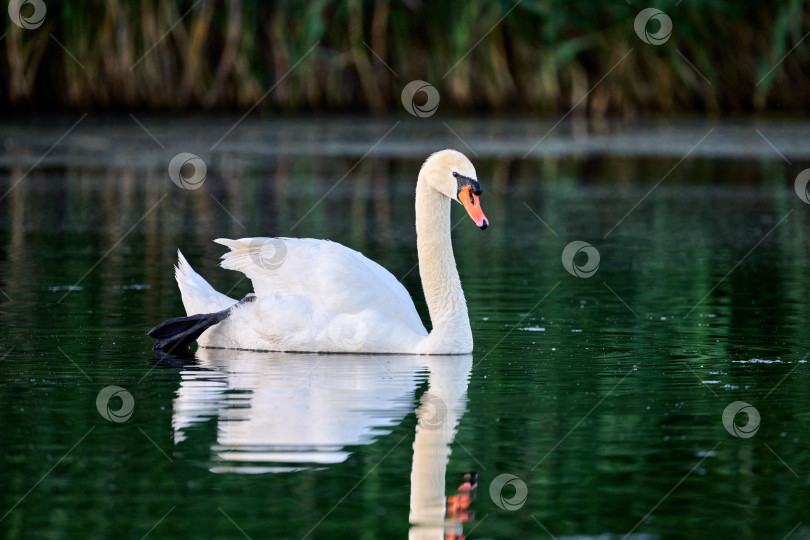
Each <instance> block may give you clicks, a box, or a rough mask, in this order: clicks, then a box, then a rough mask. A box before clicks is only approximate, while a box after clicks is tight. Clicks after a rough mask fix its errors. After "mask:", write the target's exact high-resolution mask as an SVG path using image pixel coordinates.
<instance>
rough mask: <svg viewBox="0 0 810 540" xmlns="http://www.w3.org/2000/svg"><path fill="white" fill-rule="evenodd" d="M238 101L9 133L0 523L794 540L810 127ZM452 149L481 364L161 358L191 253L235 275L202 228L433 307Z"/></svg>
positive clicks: (6, 128) (798, 528) (198, 262)
mask: <svg viewBox="0 0 810 540" xmlns="http://www.w3.org/2000/svg"><path fill="white" fill-rule="evenodd" d="M237 120H238V118H236V117H234V118H209V119H182V118H181V119H175V120H167V119H157V118H150V117H148V116H143V117H140V116H139V117H137V118H135V117H133V118H130V117H122V118H93V117H86V118H85V117H81V116H80V115H76V116H75V117H59V118H41V119H39V120H37V121H35V122H33V123H31V122H28V121H26V122H22V121H21V122H13V121H6V122H4V123H3V124H2V125H0V147H1V148H2V154H0V195H2V194H4V195H2V200H0V233H2V236H1V237H0V317H2V327H0V340H1V341H0V356H1V357H2V361H0V436H1V437H2V452H0V486H2V490H0V537H3V538H134V539H140V538H145V537H148V538H151V539H158V538H245V537H246V538H284V539H287V538H290V539H300V538H368V539H373V538H405V537H410V538H425V539H427V538H434V539H440V538H445V535H453V534H455V535H461V534H463V535H466V536H467V537H468V538H505V539H508V538H523V537H526V538H552V537H556V538H596V537H599V538H612V537H616V538H621V537H624V536H625V535H628V534H630V535H631V537H632V538H707V537H711V538H775V539H781V538H810V519H809V518H808V515H810V514H808V500H810V429H808V422H810V392H808V388H810V367H808V364H807V355H808V353H810V346H808V344H809V343H810V330H808V324H807V314H808V313H810V281H809V280H808V278H807V272H808V266H810V235H809V234H808V231H809V230H810V229H809V226H810V205H808V204H805V202H803V201H802V200H801V199H800V197H799V196H797V194H796V192H795V191H794V180H795V179H796V177H797V175H798V174H799V173H800V172H801V171H802V170H803V169H805V168H807V167H808V166H810V146H808V145H807V141H808V139H809V138H810V124H804V123H796V122H782V121H738V122H733V123H720V124H716V123H709V122H702V121H700V122H698V121H684V122H679V123H672V122H637V123H632V124H629V123H611V122H607V123H601V124H600V123H588V122H582V121H573V122H569V121H566V122H563V123H561V124H560V125H559V126H555V122H556V120H554V121H547V120H538V121H529V120H512V121H492V122H472V121H468V120H447V121H445V122H443V121H440V120H435V119H419V120H401V121H400V120H397V119H376V120H373V121H368V120H361V119H356V118H332V119H318V118H306V119H285V120H272V119H264V120H262V119H258V118H252V117H251V118H249V119H247V120H245V121H244V122H242V123H238V124H237ZM77 122H78V123H77ZM74 124H75V125H74ZM235 124H236V126H235V127H234V125H235ZM223 137H224V138H223ZM462 141H463V142H462ZM538 141H540V142H539V144H537V143H538ZM445 147H455V148H457V149H459V150H461V151H464V152H465V153H467V155H468V156H469V157H470V158H471V159H472V161H473V162H474V164H475V165H476V168H477V172H478V177H479V180H480V181H481V183H482V184H483V186H484V194H483V196H482V198H481V202H482V205H483V208H484V210H485V212H486V214H487V216H488V218H489V219H490V222H491V226H490V228H489V229H487V230H486V231H483V232H482V231H480V230H478V229H477V228H476V227H475V226H474V225H473V223H471V222H470V220H469V219H468V218H467V217H466V215H465V214H464V211H463V209H462V208H460V207H458V208H454V210H453V217H452V220H453V223H454V224H456V225H457V226H456V228H455V229H454V232H453V240H454V248H455V253H456V258H457V262H458V266H459V272H460V274H461V279H462V282H463V285H464V290H465V294H466V297H467V301H468V305H469V308H470V318H471V323H472V328H473V334H474V337H475V352H474V353H473V355H472V357H449V358H443V357H435V358H418V357H407V356H402V357H399V356H373V355H372V356H338V355H309V354H282V353H253V352H235V351H222V350H199V351H197V354H196V358H195V359H194V360H193V361H188V362H185V363H183V362H179V361H174V362H170V361H163V362H157V361H156V359H155V357H154V355H153V353H152V351H151V346H152V341H151V340H150V339H149V338H148V337H147V336H146V335H145V334H146V332H147V331H148V330H149V329H150V328H151V327H152V326H154V325H155V324H156V323H158V322H160V321H162V320H164V319H167V318H169V317H173V316H178V315H181V314H184V312H183V308H182V303H181V300H180V294H179V292H178V291H177V289H176V284H175V282H174V276H173V269H172V265H173V264H174V263H175V261H176V251H177V249H178V248H181V249H182V251H183V253H184V254H185V256H186V257H187V258H188V260H189V262H190V263H191V264H192V266H193V267H194V268H195V269H196V270H197V271H198V272H200V273H201V274H202V275H203V276H204V277H205V278H207V279H208V280H209V281H210V282H211V283H212V284H213V285H214V286H215V287H217V288H218V289H219V290H222V291H223V292H225V291H230V295H231V296H235V297H241V296H242V295H244V294H246V293H247V292H249V291H250V290H251V289H250V285H249V282H248V281H247V280H244V281H242V280H240V276H241V275H240V274H235V273H233V272H229V271H227V270H223V269H220V268H218V267H217V264H218V260H219V259H218V258H219V256H220V255H221V254H222V253H223V250H224V248H223V247H222V246H219V245H216V244H214V243H213V242H212V239H214V238H218V237H231V238H239V237H247V236H302V237H315V238H329V239H331V240H335V241H337V242H341V243H343V244H345V245H347V246H350V247H352V248H354V249H357V250H359V251H361V252H363V253H364V254H366V255H367V256H368V257H370V258H372V259H374V260H376V261H378V262H379V263H380V264H382V265H383V266H384V267H386V268H388V269H389V270H390V271H391V272H392V273H393V274H394V275H395V276H397V277H398V278H402V281H403V283H404V284H405V286H406V287H407V289H408V290H409V291H410V292H411V294H412V295H413V296H414V299H415V302H416V305H417V308H418V309H419V311H420V313H421V314H422V315H423V317H426V316H427V310H426V308H425V305H424V300H423V298H422V292H421V288H420V281H419V276H418V271H416V270H415V269H414V265H415V264H416V262H417V259H416V241H415V232H414V224H413V223H414V210H413V193H414V186H415V181H416V174H417V172H418V169H419V166H420V164H421V162H422V161H423V160H424V159H425V157H426V156H427V154H428V153H429V152H431V151H434V150H438V149H441V148H445ZM179 152H190V153H193V154H195V155H197V156H199V157H200V158H202V159H203V160H204V161H205V163H206V165H207V177H206V179H205V181H204V183H203V185H202V186H201V187H200V188H199V189H194V190H186V189H181V188H179V187H177V186H176V185H175V184H174V183H172V181H171V180H170V178H169V175H168V173H167V167H168V164H169V162H170V160H171V159H172V157H173V156H175V155H176V154H178V153H179ZM527 153H528V155H527ZM476 154H478V156H476ZM455 206H459V205H455ZM576 241H579V242H586V243H587V244H589V245H590V246H592V247H590V248H588V247H587V246H585V245H584V244H576V245H574V247H573V248H569V249H568V250H567V251H566V247H567V246H569V245H570V244H571V243H572V242H576ZM578 249H579V251H578V252H577V250H578ZM566 256H567V257H568V258H567V261H564V259H565V258H566ZM596 257H598V267H597V266H596V262H597V260H596ZM564 263H565V264H564ZM566 265H567V266H568V269H570V270H571V272H569V271H567V269H566ZM313 270H317V269H313ZM575 274H579V276H577V275H575ZM583 276H588V277H583ZM111 386H115V387H119V388H111V389H109V388H108V387H111ZM105 389H106V390H105ZM735 402H741V403H738V404H735ZM724 420H725V423H724ZM470 473H475V474H476V475H477V488H475V489H473V490H472V491H465V490H464V489H461V491H460V490H459V488H461V487H462V485H463V484H465V482H467V479H465V475H466V474H470ZM466 487H469V486H466ZM448 505H449V511H448V510H447V508H448ZM447 537H448V538H450V537H453V536H447ZM456 537H458V536H456Z"/></svg>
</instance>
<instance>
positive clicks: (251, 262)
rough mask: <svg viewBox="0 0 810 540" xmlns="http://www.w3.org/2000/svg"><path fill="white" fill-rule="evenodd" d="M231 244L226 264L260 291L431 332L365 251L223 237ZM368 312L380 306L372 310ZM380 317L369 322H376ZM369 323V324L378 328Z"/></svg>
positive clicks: (404, 294)
mask: <svg viewBox="0 0 810 540" xmlns="http://www.w3.org/2000/svg"><path fill="white" fill-rule="evenodd" d="M215 241H216V242H217V243H219V244H222V245H224V246H227V247H228V248H230V250H231V251H230V252H228V253H225V254H224V255H223V256H222V259H223V260H222V263H221V266H222V267H223V268H227V269H229V270H237V271H239V272H242V273H244V274H245V275H246V276H247V277H248V278H250V280H251V281H252V282H253V289H254V291H255V292H256V295H257V296H258V297H259V298H261V297H262V296H267V295H295V296H300V297H303V298H306V299H307V300H308V301H309V304H310V305H311V306H312V311H313V313H314V312H316V311H317V312H318V313H334V314H340V315H343V316H346V315H349V316H352V315H358V316H362V315H361V314H363V313H364V312H365V313H366V314H367V315H366V316H371V317H372V318H374V317H379V318H380V322H382V320H383V319H384V320H385V321H384V322H386V323H387V324H385V325H380V328H382V327H387V326H389V325H390V324H391V323H395V324H397V325H398V326H400V327H402V329H403V330H408V331H410V332H413V333H415V334H417V335H422V336H424V335H427V331H426V330H425V327H424V325H423V324H422V321H421V319H420V318H419V314H418V313H417V311H416V308H415V307H414V304H413V301H412V300H411V297H410V295H409V294H408V291H407V290H406V289H405V287H404V286H403V285H402V284H401V283H400V282H399V281H397V279H396V278H395V277H394V276H393V275H392V274H391V273H390V272H388V271H387V270H386V269H385V268H383V267H382V266H380V265H379V264H377V263H376V262H374V261H372V260H370V259H368V258H366V257H365V256H363V255H362V254H361V253H359V252H357V251H355V250H353V249H350V248H347V247H346V246H343V245H341V244H337V243H335V242H330V241H328V240H315V239H312V238H241V239H238V240H230V239H225V238H220V239H217V240H215ZM369 312H372V313H373V312H376V313H373V314H369ZM377 322H378V321H376V320H370V321H369V323H371V324H374V325H375V326H376V323H377ZM375 326H370V329H373V328H375Z"/></svg>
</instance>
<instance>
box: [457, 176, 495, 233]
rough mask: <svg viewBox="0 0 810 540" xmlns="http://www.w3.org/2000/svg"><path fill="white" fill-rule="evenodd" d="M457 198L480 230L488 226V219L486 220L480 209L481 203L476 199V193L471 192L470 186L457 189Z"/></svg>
mask: <svg viewBox="0 0 810 540" xmlns="http://www.w3.org/2000/svg"><path fill="white" fill-rule="evenodd" d="M458 200H460V201H461V204H462V205H464V208H465V209H466V210H467V213H468V214H470V217H471V218H472V220H473V221H474V222H475V224H476V225H478V226H479V227H480V228H481V230H484V229H486V228H487V227H488V226H489V220H487V216H485V215H484V211H483V210H481V203H480V201H479V200H478V195H476V194H475V193H473V191H472V186H467V187H465V188H464V189H462V190H461V191H459V192H458Z"/></svg>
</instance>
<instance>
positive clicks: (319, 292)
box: [149, 150, 489, 354]
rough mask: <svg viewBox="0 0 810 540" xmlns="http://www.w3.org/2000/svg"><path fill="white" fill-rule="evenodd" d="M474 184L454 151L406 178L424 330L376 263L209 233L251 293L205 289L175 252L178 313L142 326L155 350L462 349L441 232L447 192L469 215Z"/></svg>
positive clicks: (319, 246) (445, 236)
mask: <svg viewBox="0 0 810 540" xmlns="http://www.w3.org/2000/svg"><path fill="white" fill-rule="evenodd" d="M480 193H481V185H480V184H479V183H478V180H477V179H476V173H475V168H474V167H473V165H472V163H470V160H468V159H467V157H466V156H464V154H462V153H460V152H457V151H455V150H443V151H441V152H436V153H435V154H432V155H431V156H430V157H428V159H427V160H426V161H425V163H424V164H423V165H422V168H421V170H420V171H419V178H418V181H417V184H416V235H417V236H416V239H417V242H416V243H417V251H418V255H419V273H420V275H421V278H422V288H423V290H424V293H425V299H426V301H427V305H428V310H429V312H430V319H431V323H432V325H433V329H432V331H431V332H430V333H428V332H427V330H425V327H424V326H423V325H422V321H421V320H420V319H419V315H418V314H417V312H416V308H415V307H414V304H413V301H412V300H411V298H410V296H409V295H408V292H407V291H406V290H405V287H403V285H402V284H401V283H400V282H399V281H397V279H396V278H395V277H394V276H393V275H392V274H391V273H390V272H388V271H387V270H385V269H384V268H383V267H382V266H380V265H379V264H377V263H375V262H374V261H371V260H369V259H367V258H366V257H364V256H363V255H362V254H360V253H358V252H357V251H354V250H352V249H349V248H347V247H345V246H342V245H340V244H337V243H334V242H330V241H328V240H313V239H309V238H306V239H294V238H242V239H240V240H228V239H218V240H215V241H216V242H217V243H220V244H223V245H225V246H227V247H229V248H230V249H231V251H230V252H229V253H226V254H225V255H223V257H222V258H223V261H222V263H221V266H222V267H223V268H227V269H230V270H238V271H240V272H242V273H244V274H245V275H246V276H247V277H248V278H250V280H251V281H252V282H253V289H254V291H255V295H249V296H248V297H246V298H245V299H243V300H242V301H240V302H237V301H236V300H234V299H233V298H229V297H228V296H226V295H224V294H222V293H219V292H217V291H215V290H214V288H213V287H211V285H209V284H208V282H207V281H205V280H204V279H203V278H202V277H201V276H200V275H199V274H197V273H196V272H195V271H194V270H193V269H192V268H191V266H190V265H189V264H188V262H187V261H186V260H185V258H184V257H183V255H182V254H181V253H180V252H179V251H178V259H179V262H178V265H177V267H176V274H175V275H176V278H177V283H178V285H179V287H180V292H181V294H182V297H183V305H184V306H185V308H186V313H187V314H188V316H187V317H178V318H176V319H171V320H169V321H166V322H164V323H161V324H160V325H158V326H156V327H155V328H153V329H152V330H151V331H150V332H149V335H151V336H152V337H154V338H155V339H156V340H157V342H156V344H155V350H156V351H158V352H161V351H163V352H172V351H176V352H180V350H181V349H185V348H186V347H187V346H188V345H189V344H190V343H191V342H193V341H194V340H195V339H196V340H197V342H198V343H199V345H200V346H201V347H222V348H234V349H257V350H273V351H301V352H303V351H307V352H330V353H347V352H352V353H406V354H467V353H471V352H472V350H473V338H472V331H471V330H470V321H469V317H468V315H467V303H466V301H465V299H464V293H463V291H462V290H461V281H460V280H459V277H458V270H457V269H456V263H455V258H454V257H453V249H452V245H451V240H450V201H451V200H455V201H457V202H460V203H461V204H462V205H464V207H465V208H466V210H467V212H468V213H469V215H470V217H471V218H472V219H473V221H474V222H475V224H476V225H477V226H479V227H480V228H481V229H485V228H486V227H487V226H488V225H489V222H488V221H487V218H486V216H484V213H483V211H482V210H481V206H480V203H479V201H478V195H479V194H480Z"/></svg>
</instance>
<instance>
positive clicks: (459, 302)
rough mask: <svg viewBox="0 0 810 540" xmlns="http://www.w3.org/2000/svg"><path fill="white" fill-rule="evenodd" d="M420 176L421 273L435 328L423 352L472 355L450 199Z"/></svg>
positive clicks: (418, 242)
mask: <svg viewBox="0 0 810 540" xmlns="http://www.w3.org/2000/svg"><path fill="white" fill-rule="evenodd" d="M423 172H424V171H422V172H420V174H419V181H418V182H417V184H416V248H417V252H418V254H419V274H420V276H421V277H422V289H423V290H424V292H425V300H426V301H427V306H428V311H429V312H430V321H431V324H432V326H433V328H432V330H431V332H430V335H429V336H428V337H427V338H425V343H424V344H423V345H422V348H424V349H425V350H423V351H421V352H425V353H433V354H439V353H444V354H457V353H469V352H472V331H471V330H470V318H469V315H468V314H467V302H466V300H465V299H464V291H462V290H461V280H460V279H459V277H458V270H457V269H456V260H455V258H454V257H453V246H452V244H451V241H450V203H451V201H450V199H449V198H447V197H445V196H444V195H442V194H441V193H439V192H438V191H436V190H434V189H433V188H432V187H430V185H429V184H428V182H427V181H426V180H425V179H424V178H423Z"/></svg>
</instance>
